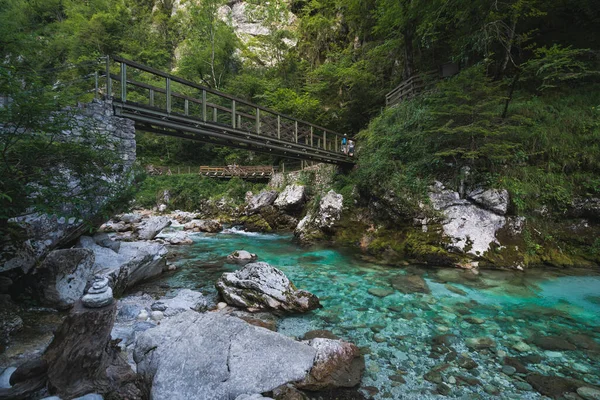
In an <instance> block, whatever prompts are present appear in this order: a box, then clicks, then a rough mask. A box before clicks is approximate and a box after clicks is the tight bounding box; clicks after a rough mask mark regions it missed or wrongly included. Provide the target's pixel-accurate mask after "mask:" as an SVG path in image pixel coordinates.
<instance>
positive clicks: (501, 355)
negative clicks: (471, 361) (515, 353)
mask: <svg viewBox="0 0 600 400" xmlns="http://www.w3.org/2000/svg"><path fill="white" fill-rule="evenodd" d="M496 355H497V356H498V357H501V358H504V357H506V356H507V355H508V354H507V353H506V352H505V351H504V350H498V351H497V352H496Z"/></svg>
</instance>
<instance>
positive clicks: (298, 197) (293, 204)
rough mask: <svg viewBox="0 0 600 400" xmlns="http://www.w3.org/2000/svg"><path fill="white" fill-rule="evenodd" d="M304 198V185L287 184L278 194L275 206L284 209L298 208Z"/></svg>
mask: <svg viewBox="0 0 600 400" xmlns="http://www.w3.org/2000/svg"><path fill="white" fill-rule="evenodd" d="M305 200H306V194H305V187H304V186H301V185H289V186H286V188H285V189H283V192H281V193H280V194H279V196H278V197H277V200H275V203H273V204H274V205H275V206H276V207H277V208H280V209H282V210H285V211H297V210H299V209H300V208H301V207H302V205H303V204H304V202H305Z"/></svg>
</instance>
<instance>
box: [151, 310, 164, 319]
mask: <svg viewBox="0 0 600 400" xmlns="http://www.w3.org/2000/svg"><path fill="white" fill-rule="evenodd" d="M164 317H165V314H163V313H162V311H152V312H151V313H150V319H151V320H152V321H160V320H161V319H163V318H164Z"/></svg>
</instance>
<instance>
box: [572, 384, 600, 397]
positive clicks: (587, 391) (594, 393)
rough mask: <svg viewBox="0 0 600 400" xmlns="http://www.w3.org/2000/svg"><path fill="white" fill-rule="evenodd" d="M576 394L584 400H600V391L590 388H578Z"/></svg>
mask: <svg viewBox="0 0 600 400" xmlns="http://www.w3.org/2000/svg"><path fill="white" fill-rule="evenodd" d="M577 394H578V395H579V396H581V397H583V398H584V399H585V400H600V390H598V389H594V388H591V387H586V386H583V387H580V388H579V389H577Z"/></svg>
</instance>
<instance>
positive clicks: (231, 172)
mask: <svg viewBox="0 0 600 400" xmlns="http://www.w3.org/2000/svg"><path fill="white" fill-rule="evenodd" d="M146 171H147V172H148V173H149V174H150V175H180V174H198V175H202V176H206V177H211V178H234V177H238V178H243V179H269V178H271V177H272V176H273V174H275V173H276V172H278V171H279V168H277V167H273V166H271V165H266V166H264V165H256V166H254V165H252V166H241V165H227V166H224V167H214V166H200V167H193V168H192V167H157V166H149V167H147V170H146Z"/></svg>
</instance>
